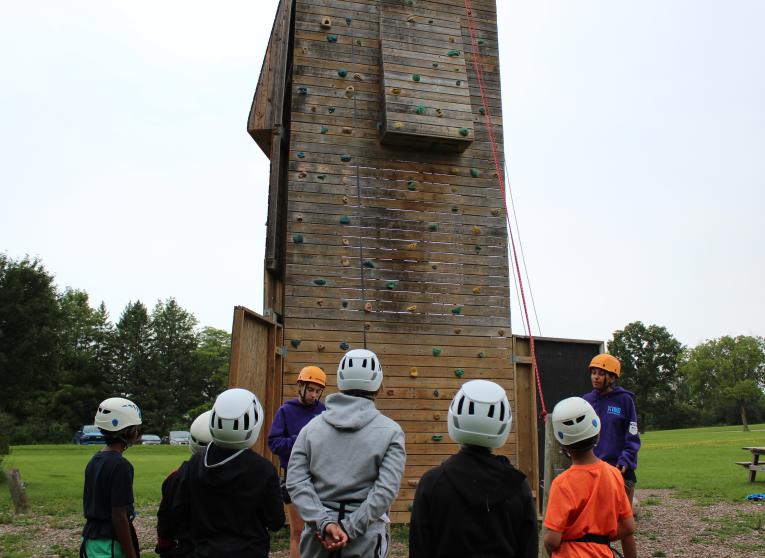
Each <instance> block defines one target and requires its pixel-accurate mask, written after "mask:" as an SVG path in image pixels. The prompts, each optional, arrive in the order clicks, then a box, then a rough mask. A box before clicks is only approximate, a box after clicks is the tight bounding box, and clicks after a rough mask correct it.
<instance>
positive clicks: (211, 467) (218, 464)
mask: <svg viewBox="0 0 765 558" xmlns="http://www.w3.org/2000/svg"><path fill="white" fill-rule="evenodd" d="M211 445H212V444H207V447H206V448H205V467H206V468H207V469H214V468H215V467H220V466H221V465H224V464H226V463H228V462H229V461H231V460H232V459H236V458H237V457H239V456H240V455H241V454H242V453H243V452H244V451H246V450H247V449H248V448H242V449H240V450H239V451H238V452H236V453H234V454H232V455H229V456H228V457H227V458H226V459H224V460H223V461H221V462H220V463H213V464H212V465H208V464H207V454H208V452H209V451H210V446H211Z"/></svg>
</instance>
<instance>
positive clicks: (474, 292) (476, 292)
mask: <svg viewBox="0 0 765 558" xmlns="http://www.w3.org/2000/svg"><path fill="white" fill-rule="evenodd" d="M473 294H481V287H473Z"/></svg>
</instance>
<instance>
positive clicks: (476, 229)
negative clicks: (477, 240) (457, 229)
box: [473, 225, 481, 236]
mask: <svg viewBox="0 0 765 558" xmlns="http://www.w3.org/2000/svg"><path fill="white" fill-rule="evenodd" d="M479 234H481V227H479V226H478V225H473V235H474V236H478V235H479Z"/></svg>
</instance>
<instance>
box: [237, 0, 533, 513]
mask: <svg viewBox="0 0 765 558" xmlns="http://www.w3.org/2000/svg"><path fill="white" fill-rule="evenodd" d="M471 28H472V30H473V32H472V33H471ZM477 64H480V68H477ZM477 70H480V72H479V73H477ZM488 126H491V127H492V130H491V131H492V132H493V138H494V140H495V143H496V152H497V153H498V154H499V157H501V156H502V137H503V136H502V107H501V102H500V80H499V59H498V51H497V20H496V5H495V1H494V0H473V1H472V2H471V1H469V0H468V1H466V0H431V1H426V0H353V1H344V0H282V1H281V3H280V4H279V8H278V12H277V14H276V18H275V21H274V26H273V31H272V34H271V39H270V42H269V46H268V50H267V52H266V56H265V61H264V65H263V69H262V71H261V75H260V80H259V83H258V88H257V92H256V94H255V99H254V101H253V105H252V110H251V113H250V117H249V122H248V131H249V132H250V134H251V135H252V137H253V138H254V139H255V141H256V142H257V143H258V145H259V146H260V147H261V148H262V150H263V151H264V152H265V153H266V155H267V156H268V157H269V158H270V161H271V176H270V181H269V187H268V226H267V238H266V261H265V264H266V265H265V267H266V272H265V273H266V277H265V297H264V314H265V317H266V318H268V319H270V320H272V321H273V322H274V323H275V324H278V325H279V326H280V327H279V329H280V331H281V332H282V334H283V339H282V340H281V341H280V343H281V347H280V350H279V351H277V352H278V353H279V355H280V357H281V358H280V359H279V360H278V364H279V366H273V362H272V363H271V365H270V366H269V367H268V368H265V369H264V372H262V373H260V374H261V376H262V375H264V374H268V375H271V377H270V378H266V379H265V380H263V378H261V380H263V381H265V382H266V383H263V384H262V385H272V384H273V383H274V382H275V383H276V384H277V389H275V390H273V393H272V394H271V395H269V394H266V395H265V396H264V397H266V398H267V399H268V398H276V399H278V400H277V401H268V402H267V407H268V408H271V409H273V408H275V407H276V406H278V404H279V403H281V398H284V399H287V398H290V397H294V384H295V381H296V378H297V373H298V371H299V370H300V369H301V368H302V367H303V366H305V365H308V364H318V365H320V366H322V367H323V368H324V369H325V370H326V371H327V372H328V375H329V378H330V380H329V381H330V388H329V389H328V392H331V391H333V390H334V386H335V381H334V380H335V370H336V367H337V363H338V362H339V360H340V357H341V355H342V354H343V353H344V352H345V351H346V350H347V349H349V348H359V347H364V346H366V347H367V348H369V349H371V350H374V351H375V352H376V353H377V354H378V355H379V356H380V360H381V362H382V366H383V370H384V373H385V381H384V389H383V392H382V393H381V396H380V398H379V399H378V401H377V405H378V407H379V408H380V409H381V410H382V411H383V412H384V413H385V414H387V415H388V416H390V417H391V418H393V419H394V420H396V421H398V422H399V424H401V426H402V427H403V428H404V430H405V432H406V443H407V454H408V456H407V466H406V473H405V478H404V481H403V483H402V487H401V491H400V494H399V498H398V500H397V501H396V503H395V505H394V508H393V510H392V512H393V513H392V519H393V520H394V521H396V522H406V521H408V517H409V514H408V505H409V503H410V502H411V499H412V498H413V496H414V490H415V487H416V484H417V481H418V479H419V478H420V476H421V475H422V474H423V473H424V472H425V471H427V470H428V469H429V468H431V467H433V466H435V465H438V464H439V463H441V462H442V461H443V460H444V459H445V458H446V457H447V456H449V455H451V454H453V453H454V452H456V451H457V449H458V447H457V445H455V444H453V443H452V442H451V440H450V439H449V437H448V435H447V426H446V413H447V408H448V405H449V402H450V400H451V398H452V396H453V395H454V393H455V392H456V390H457V389H458V388H459V386H460V385H461V384H462V383H463V382H465V381H466V380H470V379H476V378H485V379H491V380H493V381H496V382H499V383H500V384H501V385H502V386H504V387H505V388H506V390H507V392H508V395H509V397H510V399H511V404H512V406H513V413H514V421H513V432H512V434H511V436H510V438H509V440H508V443H507V445H506V446H505V447H503V448H502V449H501V450H500V452H501V453H503V454H506V455H507V456H509V457H510V458H511V459H512V460H513V462H514V463H515V464H516V465H517V466H518V467H519V468H521V469H522V470H523V471H525V472H526V473H527V474H528V475H529V478H530V482H531V483H532V488H536V484H537V483H536V480H535V479H536V478H537V474H536V467H537V465H536V408H535V399H534V397H535V395H534V387H533V381H532V378H531V372H530V367H529V358H528V356H524V354H523V350H522V349H520V348H519V349H515V348H514V344H515V340H514V338H513V336H512V335H511V331H510V316H509V295H510V292H509V274H510V270H509V267H508V244H507V232H506V221H505V205H504V201H503V195H502V191H501V189H500V186H499V183H498V178H497V174H498V172H497V166H496V165H495V160H494V157H493V154H492V145H491V144H492V142H491V141H490V139H491V138H490V133H489V130H488ZM498 162H499V165H500V168H501V166H502V165H503V164H504V162H503V161H502V160H501V159H500V160H499V161H498ZM499 174H500V175H501V172H499ZM264 196H265V191H264ZM264 203H265V201H264ZM280 367H281V369H279V368H280ZM269 382H270V383H269ZM279 388H280V389H279ZM277 394H281V398H279V397H278V395H277Z"/></svg>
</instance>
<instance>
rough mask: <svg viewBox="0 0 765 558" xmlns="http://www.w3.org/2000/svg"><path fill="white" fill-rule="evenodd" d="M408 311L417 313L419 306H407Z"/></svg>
mask: <svg viewBox="0 0 765 558" xmlns="http://www.w3.org/2000/svg"><path fill="white" fill-rule="evenodd" d="M406 311H407V312H416V311H417V305H416V304H412V305H411V306H407V307H406Z"/></svg>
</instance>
